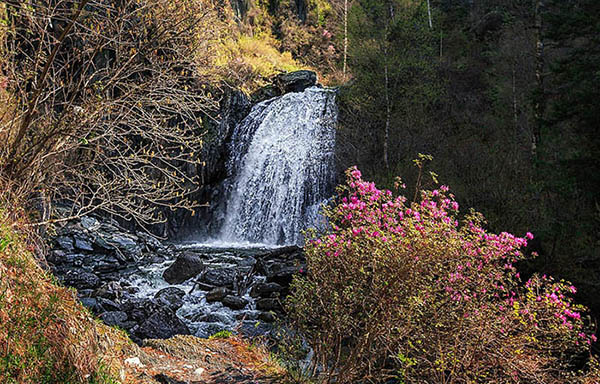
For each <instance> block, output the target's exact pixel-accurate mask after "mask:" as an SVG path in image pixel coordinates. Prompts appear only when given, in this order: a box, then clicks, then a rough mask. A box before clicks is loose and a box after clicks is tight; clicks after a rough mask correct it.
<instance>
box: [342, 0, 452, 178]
mask: <svg viewBox="0 0 600 384" xmlns="http://www.w3.org/2000/svg"><path fill="white" fill-rule="evenodd" d="M350 16H351V17H350V24H349V36H350V39H351V40H352V41H353V44H352V46H351V47H350V55H349V60H350V61H349V66H350V68H351V70H352V75H353V77H354V81H353V83H352V87H351V88H350V89H349V90H348V91H347V92H346V93H344V94H343V95H342V105H343V113H342V125H343V127H342V131H341V132H340V136H341V145H342V146H345V145H347V144H349V143H351V142H362V144H361V149H360V153H356V152H354V153H352V154H351V156H352V157H353V158H355V159H356V160H355V161H358V163H360V164H365V166H374V167H375V169H376V168H378V167H380V165H381V163H380V162H383V165H384V168H385V172H387V171H389V170H390V169H392V171H393V170H394V168H395V167H397V166H398V164H399V163H401V161H402V160H403V159H408V158H409V157H410V156H412V155H410V154H409V153H412V150H413V148H414V144H415V141H417V137H418V136H427V135H428V134H431V133H432V130H431V129H430V127H431V126H432V120H431V117H432V113H431V112H432V110H433V109H434V106H435V105H436V103H438V102H439V100H440V97H441V96H442V94H443V92H444V90H443V83H442V82H441V81H440V79H439V77H438V73H437V66H438V64H439V59H437V51H438V49H437V44H436V38H435V37H434V32H433V31H431V30H430V29H429V27H428V22H427V9H426V8H425V7H424V6H423V3H421V2H412V1H408V2H407V1H392V0H390V1H384V2H381V1H369V0H365V1H356V2H355V3H354V6H353V8H352V9H351V13H350ZM346 107H347V108H346ZM364 127H368V129H366V130H365V129H364ZM363 139H366V140H363ZM428 139H429V138H427V139H425V140H418V141H419V144H417V145H420V144H424V146H425V147H426V146H427V145H428V144H426V141H427V140H428ZM350 153H351V152H350ZM367 164H368V165H367Z"/></svg>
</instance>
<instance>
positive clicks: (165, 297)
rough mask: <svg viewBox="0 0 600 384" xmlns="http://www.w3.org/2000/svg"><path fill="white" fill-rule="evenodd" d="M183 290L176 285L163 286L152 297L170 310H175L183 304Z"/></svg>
mask: <svg viewBox="0 0 600 384" xmlns="http://www.w3.org/2000/svg"><path fill="white" fill-rule="evenodd" d="M184 296H185V292H184V291H183V290H181V289H179V288H176V287H167V288H163V289H161V290H160V291H158V292H156V295H154V298H155V299H156V300H157V301H158V302H159V303H163V304H164V305H166V306H167V307H169V308H170V309H171V310H172V311H177V310H178V309H179V308H181V306H183V297H184Z"/></svg>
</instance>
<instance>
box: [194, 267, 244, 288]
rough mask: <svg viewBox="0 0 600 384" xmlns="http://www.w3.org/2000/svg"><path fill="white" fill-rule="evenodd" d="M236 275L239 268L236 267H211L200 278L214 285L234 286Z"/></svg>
mask: <svg viewBox="0 0 600 384" xmlns="http://www.w3.org/2000/svg"><path fill="white" fill-rule="evenodd" d="M236 275H237V270H236V269H235V268H220V269H211V270H209V271H207V272H206V273H204V274H203V275H202V277H201V279H200V280H201V281H202V282H203V283H206V284H209V285H212V286H214V287H230V288H231V287H233V282H234V281H235V277H236Z"/></svg>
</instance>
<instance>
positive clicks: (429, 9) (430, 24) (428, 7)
mask: <svg viewBox="0 0 600 384" xmlns="http://www.w3.org/2000/svg"><path fill="white" fill-rule="evenodd" d="M427 16H429V29H433V20H431V3H430V2H429V0H427Z"/></svg>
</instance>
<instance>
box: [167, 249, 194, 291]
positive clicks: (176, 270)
mask: <svg viewBox="0 0 600 384" xmlns="http://www.w3.org/2000/svg"><path fill="white" fill-rule="evenodd" d="M203 270H204V263H203V262H202V259H201V258H200V257H199V256H198V255H196V254H194V253H191V252H185V253H184V254H182V255H180V256H179V257H178V258H177V260H175V262H174V263H173V264H171V265H170V266H169V268H167V269H166V270H165V272H164V273H163V279H165V281H166V282H167V283H169V284H181V283H183V282H184V281H186V280H188V279H190V278H192V277H194V276H196V275H198V274H199V273H200V272H202V271H203Z"/></svg>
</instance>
